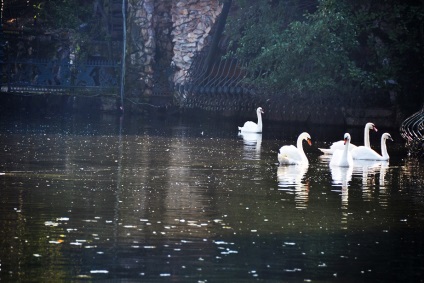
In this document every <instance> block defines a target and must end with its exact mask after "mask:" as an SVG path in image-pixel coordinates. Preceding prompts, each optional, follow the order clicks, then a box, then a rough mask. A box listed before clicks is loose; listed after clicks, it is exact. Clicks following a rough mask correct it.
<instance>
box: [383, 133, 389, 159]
mask: <svg viewBox="0 0 424 283" xmlns="http://www.w3.org/2000/svg"><path fill="white" fill-rule="evenodd" d="M381 156H383V158H385V159H389V153H388V152H387V145H386V139H385V138H384V137H382V138H381Z"/></svg>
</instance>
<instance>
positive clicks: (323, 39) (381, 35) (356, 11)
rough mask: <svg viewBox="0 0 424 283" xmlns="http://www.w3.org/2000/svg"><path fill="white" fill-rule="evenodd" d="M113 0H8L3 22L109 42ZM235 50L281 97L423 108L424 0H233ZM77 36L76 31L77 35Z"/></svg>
mask: <svg viewBox="0 0 424 283" xmlns="http://www.w3.org/2000/svg"><path fill="white" fill-rule="evenodd" d="M107 2H110V1H107V0H103V1H101V0H94V1H84V0H45V1H31V0H29V1H21V0H13V1H4V3H3V5H4V7H3V19H2V20H3V23H4V25H7V26H8V27H9V28H13V27H14V26H16V27H18V26H19V27H26V28H30V29H32V30H39V31H45V30H58V29H69V30H75V31H79V30H85V31H87V32H86V33H85V35H84V36H81V37H80V38H76V39H74V40H76V41H79V42H80V43H81V44H83V42H84V41H86V40H87V38H90V39H95V40H105V39H107V37H108V36H110V34H109V33H108V32H107V30H108V27H107V22H104V21H102V7H104V5H105V4H107ZM232 6H233V8H232V12H231V13H230V16H229V18H228V20H227V24H226V30H225V36H226V37H227V38H228V39H229V40H228V42H229V44H228V49H227V50H228V54H227V55H228V56H235V57H237V58H238V59H239V60H242V61H244V62H248V64H246V66H247V67H246V68H248V70H249V71H250V72H251V73H252V74H254V75H253V76H250V77H249V80H250V83H252V84H254V85H255V86H256V87H257V88H259V89H262V90H263V91H264V92H268V93H275V94H276V95H279V96H281V97H282V99H286V98H287V99H296V98H300V99H303V100H304V101H307V102H309V103H317V104H326V103H327V104H328V103H329V102H331V103H337V104H340V105H345V104H346V105H363V106H382V107H387V106H390V105H396V106H400V108H402V109H403V110H405V112H407V113H408V112H412V111H416V110H418V109H420V108H421V107H422V105H423V89H424V80H423V74H424V48H423V43H424V21H423V17H424V1H422V0H415V1H402V0H373V1H367V0H281V1H278V0H234V1H233V4H232ZM75 34H77V33H75Z"/></svg>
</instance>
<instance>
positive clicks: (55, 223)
mask: <svg viewBox="0 0 424 283" xmlns="http://www.w3.org/2000/svg"><path fill="white" fill-rule="evenodd" d="M44 225H46V226H53V227H56V226H58V225H59V223H57V222H53V221H45V222H44Z"/></svg>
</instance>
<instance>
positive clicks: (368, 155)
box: [352, 133, 393, 161]
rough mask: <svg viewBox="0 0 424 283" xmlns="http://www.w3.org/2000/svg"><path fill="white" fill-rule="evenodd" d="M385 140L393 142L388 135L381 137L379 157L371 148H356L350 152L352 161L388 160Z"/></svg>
mask: <svg viewBox="0 0 424 283" xmlns="http://www.w3.org/2000/svg"><path fill="white" fill-rule="evenodd" d="M386 140H391V141H392V140H393V139H392V137H391V136H390V134H389V133H384V134H383V135H382V136H381V155H380V154H378V153H377V152H376V151H375V150H373V149H371V148H368V147H365V146H358V147H357V148H355V149H354V150H352V157H353V159H360V160H380V161H387V160H389V158H390V157H389V154H388V152H387V146H386Z"/></svg>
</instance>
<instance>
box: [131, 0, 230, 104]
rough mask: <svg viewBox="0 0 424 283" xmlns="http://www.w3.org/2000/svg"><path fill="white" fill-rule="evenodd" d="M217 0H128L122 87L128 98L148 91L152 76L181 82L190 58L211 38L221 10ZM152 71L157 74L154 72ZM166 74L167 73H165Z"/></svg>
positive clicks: (153, 84)
mask: <svg viewBox="0 0 424 283" xmlns="http://www.w3.org/2000/svg"><path fill="white" fill-rule="evenodd" d="M220 2H221V1H219V0H179V1H172V0H129V2H128V15H127V21H128V26H127V61H126V62H127V74H126V89H127V91H126V92H127V95H128V96H130V97H142V96H146V95H147V96H148V95H150V94H152V92H153V90H154V88H155V83H160V82H158V81H155V78H164V77H165V78H166V76H164V71H165V70H166V69H167V68H168V69H169V68H170V67H171V66H172V68H173V70H174V73H173V74H170V77H169V79H171V80H172V81H173V82H175V83H176V82H182V81H184V79H185V75H186V72H187V71H188V69H189V67H190V65H191V63H192V60H193V57H194V55H195V53H196V52H199V51H201V50H202V49H203V48H204V47H205V46H206V44H207V43H208V41H209V40H210V38H211V34H210V33H211V30H212V27H213V25H214V24H215V22H216V20H217V18H218V16H219V15H220V13H221V11H222V4H221V3H220ZM155 72H157V73H158V74H157V75H155ZM168 75H169V74H168Z"/></svg>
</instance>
